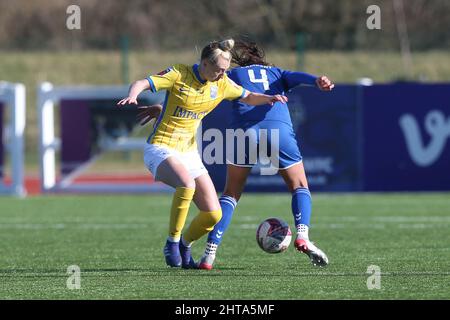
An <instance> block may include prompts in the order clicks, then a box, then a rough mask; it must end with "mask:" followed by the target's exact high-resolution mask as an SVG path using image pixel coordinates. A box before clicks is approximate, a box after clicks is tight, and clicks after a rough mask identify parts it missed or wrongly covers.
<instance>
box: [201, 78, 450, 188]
mask: <svg viewBox="0 0 450 320" xmlns="http://www.w3.org/2000/svg"><path fill="white" fill-rule="evenodd" d="M288 97H289V108H290V113H291V118H292V123H293V125H294V130H295V132H296V138H297V142H298V145H299V147H300V150H301V152H302V155H303V161H304V165H305V170H306V174H307V177H308V182H309V187H310V189H311V190H312V191H416V190H417V191H419V190H424V191H426V190H429V191H434V190H450V85H449V84H418V83H415V84H414V83H394V84H383V85H373V86H360V85H339V86H336V88H335V90H333V91H332V92H330V93H325V92H322V91H320V90H317V89H315V88H309V87H299V88H296V89H294V90H292V91H291V92H289V94H288ZM230 108H231V104H230V103H229V102H224V103H222V104H221V105H220V106H219V107H218V108H216V109H215V110H214V111H213V112H212V113H211V114H210V115H208V116H207V117H206V118H205V119H204V120H203V133H205V132H206V131H207V130H209V131H211V130H214V129H216V130H218V131H220V132H222V135H223V137H225V133H224V132H225V130H226V128H228V125H229V122H230V113H231V112H230V111H231V109H230ZM225 140H226V139H223V143H225ZM211 141H214V139H209V140H207V141H205V139H203V150H205V147H207V146H208V144H209V143H211ZM223 163H224V162H220V164H217V163H213V164H208V163H206V166H207V168H208V170H209V172H210V174H211V177H212V178H213V181H214V183H215V185H216V188H217V190H218V191H221V190H223V186H224V184H225V175H226V165H224V164H223ZM245 190H246V191H269V192H277V191H286V187H285V185H284V182H283V180H282V178H281V177H280V176H278V175H261V174H260V170H259V168H258V166H255V167H254V169H253V170H252V172H251V174H250V176H249V178H248V180H247V185H246V189H245Z"/></svg>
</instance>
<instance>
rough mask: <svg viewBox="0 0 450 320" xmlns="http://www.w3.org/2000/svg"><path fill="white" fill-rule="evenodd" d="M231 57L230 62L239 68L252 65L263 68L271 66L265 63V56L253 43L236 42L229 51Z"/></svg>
mask: <svg viewBox="0 0 450 320" xmlns="http://www.w3.org/2000/svg"><path fill="white" fill-rule="evenodd" d="M231 57H232V58H231V62H232V63H234V64H237V65H239V66H241V67H245V66H249V65H252V64H259V65H263V66H271V65H272V64H270V63H268V62H267V61H266V54H265V52H264V50H263V49H262V48H260V47H258V45H257V44H256V43H255V42H247V41H244V40H237V41H236V42H235V44H234V47H233V49H232V50H231Z"/></svg>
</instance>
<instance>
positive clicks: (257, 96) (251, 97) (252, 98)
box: [240, 91, 288, 106]
mask: <svg viewBox="0 0 450 320" xmlns="http://www.w3.org/2000/svg"><path fill="white" fill-rule="evenodd" d="M240 101H242V102H244V103H246V104H249V105H252V106H258V105H262V104H270V105H273V104H274V103H275V102H277V101H279V102H282V103H286V102H287V101H288V98H287V97H286V96H283V95H281V94H276V95H273V96H269V95H267V94H261V93H255V92H250V91H246V94H245V95H244V97H243V98H241V99H240Z"/></svg>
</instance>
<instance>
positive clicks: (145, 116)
mask: <svg viewBox="0 0 450 320" xmlns="http://www.w3.org/2000/svg"><path fill="white" fill-rule="evenodd" d="M138 109H139V113H138V115H137V117H136V119H137V121H138V122H139V124H140V125H141V126H145V125H146V124H147V123H148V122H150V121H151V120H153V119H156V118H158V117H159V115H160V114H161V111H162V105H160V104H154V105H152V106H142V107H138Z"/></svg>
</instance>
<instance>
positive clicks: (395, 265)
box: [0, 193, 450, 300]
mask: <svg viewBox="0 0 450 320" xmlns="http://www.w3.org/2000/svg"><path fill="white" fill-rule="evenodd" d="M170 200H171V197H170V196H169V195H146V196H125V195H115V196H101V195H91V196H41V197H30V198H27V199H24V200H20V199H12V198H1V199H0V243H1V245H0V299H269V300H277V299H295V300H298V299H450V286H449V283H450V236H449V235H450V232H449V231H450V194H449V193H404V194H318V193H316V194H313V215H312V221H311V222H312V227H311V231H310V236H311V239H312V240H313V241H315V243H316V244H317V245H318V246H319V247H320V248H322V249H323V250H324V251H325V252H326V253H327V254H328V257H329V259H330V265H329V266H328V267H327V268H322V269H319V268H316V267H314V266H312V265H311V264H310V262H309V260H308V258H307V257H306V256H305V255H303V254H301V253H298V252H296V251H295V250H294V247H293V245H292V243H291V246H290V247H289V249H288V250H287V251H286V252H284V253H281V254H272V255H271V254H267V253H265V252H263V251H262V250H261V249H260V248H259V247H258V245H257V243H256V240H255V230H256V228H257V225H258V224H259V223H260V222H261V221H262V220H264V219H265V218H268V217H270V216H276V217H280V218H282V219H285V220H286V221H288V222H289V223H290V225H291V228H293V219H292V216H291V213H290V196H289V195H288V194H277V195H274V194H263V195H254V194H244V196H243V198H242V199H241V201H240V203H239V206H238V208H237V210H236V212H235V216H234V219H233V221H232V223H231V226H230V229H229V232H228V233H227V234H226V235H225V236H224V241H223V243H222V246H221V247H220V249H219V251H218V256H217V259H216V264H215V269H213V270H212V271H205V270H181V269H170V268H167V267H166V266H165V263H164V257H163V254H162V247H163V245H164V241H165V237H166V234H167V228H168V216H169V207H170ZM195 214H196V210H194V208H191V211H190V213H189V217H188V222H189V221H190V220H191V219H192V217H193V216H194V215H195ZM204 243H205V239H204V238H203V239H201V240H200V241H198V242H197V243H195V244H194V257H195V258H196V259H197V258H198V257H199V256H200V255H201V253H202V251H203V247H204ZM70 265H77V266H79V267H80V270H81V289H79V290H69V289H68V288H67V285H66V282H67V279H68V277H69V275H68V274H67V267H68V266H70ZM370 265H376V266H378V267H379V268H380V270H381V288H380V289H373V290H369V289H368V288H367V279H368V277H369V276H370V274H368V273H367V268H368V266H370Z"/></svg>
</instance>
